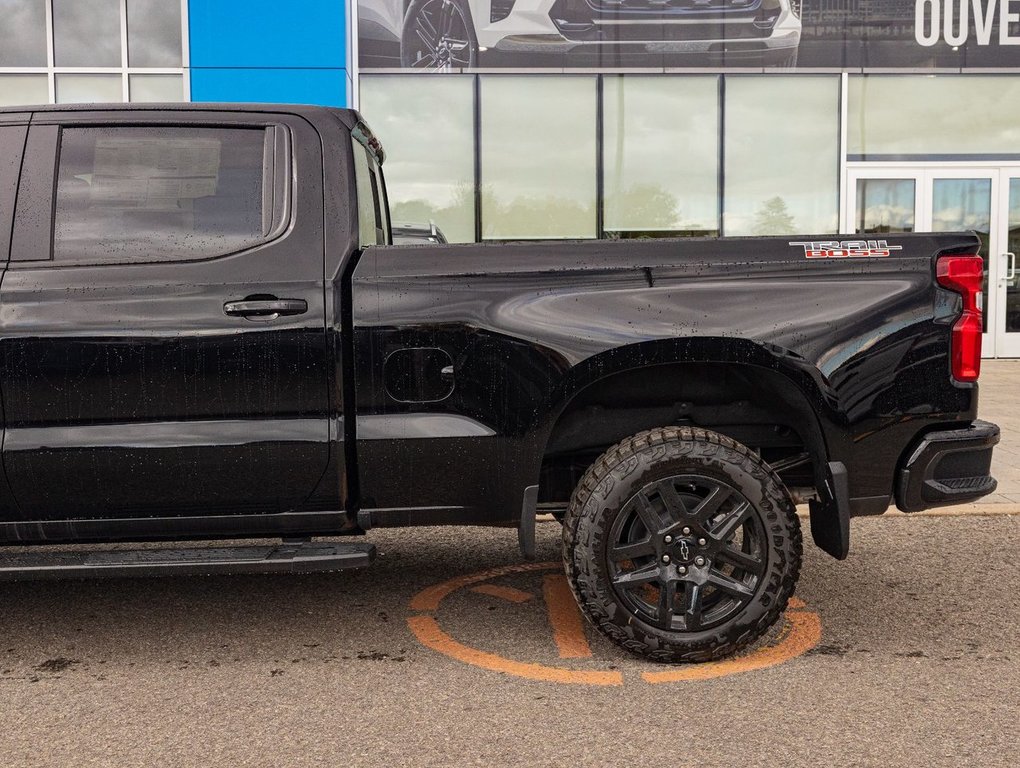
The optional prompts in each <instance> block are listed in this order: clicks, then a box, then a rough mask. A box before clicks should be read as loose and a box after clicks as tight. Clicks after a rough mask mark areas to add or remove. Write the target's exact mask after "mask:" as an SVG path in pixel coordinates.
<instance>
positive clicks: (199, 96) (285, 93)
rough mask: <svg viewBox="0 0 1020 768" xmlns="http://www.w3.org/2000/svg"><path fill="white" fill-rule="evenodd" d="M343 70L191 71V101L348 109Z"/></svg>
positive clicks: (345, 78) (345, 80)
mask: <svg viewBox="0 0 1020 768" xmlns="http://www.w3.org/2000/svg"><path fill="white" fill-rule="evenodd" d="M347 83H348V78H347V74H346V72H345V71H344V70H342V69H194V68H192V70H191V100H192V101H266V102H272V103H275V104H323V105H325V106H328V107H345V106H347V93H348V85H347Z"/></svg>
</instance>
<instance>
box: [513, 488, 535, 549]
mask: <svg viewBox="0 0 1020 768" xmlns="http://www.w3.org/2000/svg"><path fill="white" fill-rule="evenodd" d="M537 509H538V486H537V485H529V486H528V487H527V488H525V489H524V502H523V503H522V504H521V522H520V525H519V526H518V527H517V543H518V544H519V545H520V547H521V554H522V555H523V556H524V559H525V560H534V559H535V514H536V510H537Z"/></svg>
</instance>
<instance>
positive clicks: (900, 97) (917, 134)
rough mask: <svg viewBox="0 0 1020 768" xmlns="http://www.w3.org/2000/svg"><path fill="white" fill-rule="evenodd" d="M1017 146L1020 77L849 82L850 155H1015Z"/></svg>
mask: <svg viewBox="0 0 1020 768" xmlns="http://www.w3.org/2000/svg"><path fill="white" fill-rule="evenodd" d="M989 105H995V106H994V108H991V109H990V108H989ZM1017 147H1020V77H1016V76H997V75H996V76H993V75H937V76H933V75H860V76H852V77H850V84H849V90H848V122H847V151H848V153H849V154H850V155H938V154H947V155H965V154H974V153H994V152H999V153H1015V152H1016V151H1017Z"/></svg>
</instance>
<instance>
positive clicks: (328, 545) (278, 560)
mask: <svg viewBox="0 0 1020 768" xmlns="http://www.w3.org/2000/svg"><path fill="white" fill-rule="evenodd" d="M374 559H375V545H374V544H365V543H357V544H353V543H347V542H342V543H333V542H313V541H299V542H286V541H285V542H284V543H282V544H265V545H255V546H234V547H186V548H179V547H178V548H168V547H167V548H161V549H158V548H153V549H132V550H127V549H124V550H97V549H92V550H86V551H80V550H64V551H59V552H53V551H48V552H32V551H28V552H25V551H24V550H23V551H21V552H18V553H10V554H6V553H4V552H3V551H2V550H0V581H31V580H35V579H94V578H123V577H131V576H141V577H149V576H170V575H183V576H195V575H205V574H210V575H211V574H221V573H300V572H307V571H339V570H343V569H346V568H362V567H364V566H366V565H369V564H370V563H371V562H372V561H373V560H374Z"/></svg>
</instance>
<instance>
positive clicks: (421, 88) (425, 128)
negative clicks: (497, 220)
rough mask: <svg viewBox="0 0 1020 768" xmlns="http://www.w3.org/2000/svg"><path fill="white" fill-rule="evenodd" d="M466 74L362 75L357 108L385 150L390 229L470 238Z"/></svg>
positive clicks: (470, 117) (470, 99)
mask: <svg viewBox="0 0 1020 768" xmlns="http://www.w3.org/2000/svg"><path fill="white" fill-rule="evenodd" d="M472 79H473V78H471V77H461V76H457V75H447V76H444V77H430V78H422V77H415V76H408V75H403V76H401V75H398V76H394V75H383V76H374V77H373V76H363V77H362V78H361V104H360V110H361V113H362V114H363V115H364V116H365V119H366V120H367V121H368V123H369V125H371V126H372V131H373V132H374V133H375V135H376V136H377V137H378V138H379V140H380V141H381V142H382V145H383V148H384V149H385V150H386V162H385V163H384V164H383V173H384V175H385V177H386V191H387V194H388V196H389V200H390V215H391V217H392V219H393V226H394V227H395V228H396V227H411V228H412V229H415V230H418V229H422V230H423V231H428V229H429V228H428V224H429V223H430V222H434V223H435V224H436V225H437V226H438V227H439V229H440V230H441V231H442V233H443V234H444V235H445V236H446V238H447V240H449V241H450V242H451V243H469V242H473V241H474V239H475V192H474V179H475V171H474V167H475V166H474V107H473V104H474V88H473V84H472Z"/></svg>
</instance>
